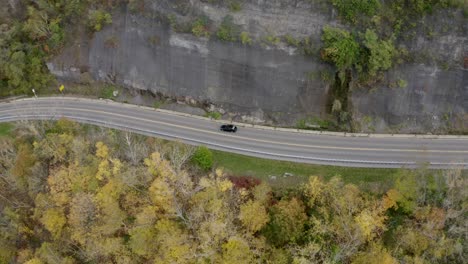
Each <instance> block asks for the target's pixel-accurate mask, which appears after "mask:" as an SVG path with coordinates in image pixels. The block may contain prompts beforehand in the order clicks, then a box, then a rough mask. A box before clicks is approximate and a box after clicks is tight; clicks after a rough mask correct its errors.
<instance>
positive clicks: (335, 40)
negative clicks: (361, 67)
mask: <svg viewBox="0 0 468 264" xmlns="http://www.w3.org/2000/svg"><path fill="white" fill-rule="evenodd" d="M322 41H323V44H324V46H323V49H322V52H321V54H322V59H324V60H325V61H330V62H333V63H334V64H335V66H336V67H337V68H338V69H339V70H344V69H347V68H350V67H351V66H353V65H354V64H355V63H356V62H357V61H358V59H359V44H358V43H357V42H356V40H355V39H354V37H353V36H352V35H351V34H350V33H349V32H348V31H346V30H344V29H338V28H333V27H330V26H325V27H324V28H323V34H322Z"/></svg>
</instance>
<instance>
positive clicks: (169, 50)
mask: <svg viewBox="0 0 468 264" xmlns="http://www.w3.org/2000/svg"><path fill="white" fill-rule="evenodd" d="M314 2H317V3H316V4H313V3H314ZM319 2H320V1H300V0H271V1H262V0H256V1H254V0H249V1H246V3H245V4H244V5H243V6H242V10H241V11H239V12H235V13H231V14H232V16H233V19H234V23H236V24H238V25H240V26H241V27H242V30H245V31H248V32H249V33H250V34H251V36H252V38H254V39H262V38H263V37H264V36H267V35H272V36H281V35H285V34H290V35H292V36H294V37H296V38H300V37H304V36H311V42H312V46H314V45H315V46H316V47H317V48H319V47H320V32H321V29H322V27H323V26H324V25H327V24H334V25H337V26H342V25H339V24H338V22H337V20H336V15H335V13H334V12H333V9H331V8H329V7H328V6H326V5H325V6H324V5H323V4H320V3H319ZM228 13H230V11H229V9H228V8H227V7H224V6H214V5H211V4H207V3H204V2H202V1H198V0H192V1H177V0H176V1H146V5H145V12H144V14H138V13H132V12H129V11H128V10H127V9H126V8H122V10H119V11H116V12H115V13H114V14H113V23H112V25H111V26H108V27H105V28H104V29H103V30H102V31H100V32H98V33H95V34H94V36H93V37H92V38H89V36H88V35H87V34H81V37H77V38H76V40H75V42H74V43H73V44H71V45H69V46H68V47H67V48H65V49H64V51H63V52H62V53H61V54H60V55H58V56H57V57H55V58H54V59H52V60H51V61H50V63H48V67H49V69H50V70H51V72H52V73H53V74H55V75H56V76H58V77H61V78H66V79H71V80H80V78H85V77H87V76H89V75H91V76H92V77H93V78H94V79H97V80H101V81H107V82H113V83H116V84H119V85H123V86H126V87H129V88H132V89H142V90H150V91H152V92H155V93H156V92H160V93H164V94H166V95H170V96H190V97H191V98H194V99H195V100H197V101H200V102H203V101H210V102H212V103H214V104H216V105H217V106H219V107H222V108H223V109H226V110H228V111H229V112H231V113H238V115H239V116H242V117H243V119H245V120H247V121H251V122H263V123H271V124H280V125H286V126H294V125H295V124H296V122H297V120H298V119H300V118H304V117H308V116H319V117H320V116H322V115H323V114H324V113H325V112H326V111H325V109H326V102H327V93H328V85H327V84H326V83H325V82H323V81H322V80H321V78H319V77H317V76H319V75H320V72H323V71H325V70H330V66H329V65H327V64H325V63H323V62H321V61H320V60H319V58H318V57H311V56H305V55H302V54H300V52H298V50H296V49H295V48H291V47H286V45H282V44H272V45H269V44H268V43H266V44H265V43H263V44H258V43H259V42H257V44H254V45H251V46H250V45H242V44H241V43H229V42H222V41H218V40H215V38H211V39H210V40H208V39H205V38H198V37H195V36H193V35H192V34H184V33H175V32H174V31H172V30H171V29H170V27H169V26H168V25H167V24H166V23H163V22H161V21H162V20H161V19H160V14H173V15H174V16H175V17H176V18H177V20H178V21H181V22H183V21H184V20H186V21H189V20H190V19H193V18H194V17H197V16H199V15H201V14H204V15H206V16H208V17H209V18H210V19H211V20H213V23H215V24H217V23H218V24H219V23H220V22H221V21H222V19H223V17H224V16H225V15H226V14H228ZM439 18H440V21H439V22H443V23H442V24H443V25H446V26H440V28H439V26H435V27H434V32H436V33H437V35H436V36H434V34H432V35H430V36H429V35H427V34H426V35H423V36H422V37H416V38H414V39H412V40H410V41H405V40H401V41H400V42H399V45H400V46H401V47H404V48H406V49H407V50H408V51H410V52H412V54H416V56H415V57H414V58H413V60H412V62H410V63H406V64H403V65H400V66H396V67H394V69H393V70H391V71H389V72H388V73H387V74H386V81H384V82H382V83H381V84H379V85H376V86H375V87H374V88H373V89H371V90H370V91H369V89H357V88H354V89H352V91H351V97H350V99H351V101H352V103H351V104H350V107H352V109H350V110H351V112H353V116H354V117H355V120H356V122H357V123H358V125H357V126H356V127H359V124H360V129H361V130H362V131H376V132H389V131H392V132H419V133H422V132H424V133H425V132H444V131H446V130H447V129H454V130H457V131H466V129H467V128H468V120H467V113H468V101H467V100H468V69H466V68H464V64H463V60H464V58H466V57H468V48H467V46H468V37H467V36H468V34H467V32H468V29H467V25H465V24H463V23H462V22H463V21H466V20H464V19H463V18H461V17H457V18H456V19H452V20H450V21H449V20H447V19H445V18H444V15H443V14H440V15H439V17H438V18H437V19H439ZM428 23H431V22H428ZM432 23H434V24H436V23H435V22H432ZM447 25H451V26H452V28H453V30H451V29H449V30H447ZM77 35H80V34H77ZM424 54H426V55H424ZM427 54H429V55H431V56H432V57H431V58H427ZM424 56H426V57H424ZM314 76H315V77H314Z"/></svg>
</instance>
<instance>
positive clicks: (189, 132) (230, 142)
mask: <svg viewBox="0 0 468 264" xmlns="http://www.w3.org/2000/svg"><path fill="white" fill-rule="evenodd" d="M61 117H68V118H71V119H74V120H76V121H78V122H84V123H91V124H97V125H101V126H106V127H112V128H118V129H122V130H129V131H134V132H137V133H140V134H145V135H151V136H156V137H162V138H168V139H179V140H182V141H184V142H187V143H190V144H195V145H199V144H204V145H207V146H209V147H210V148H213V149H219V150H225V151H231V152H235V153H240V154H245V155H251V156H257V157H264V158H271V159H279V160H290V161H298V162H305V163H315V164H329V165H339V166H352V167H380V168H395V167H415V166H419V165H420V164H421V163H426V162H429V163H430V166H431V167H432V168H448V167H455V166H461V167H464V168H468V137H459V138H444V139H423V138H414V137H412V138H400V137H397V138H392V137H386V138H381V137H378V138H377V137H340V136H330V135H314V134H303V133H295V132H284V131H275V130H261V129H256V128H251V127H240V128H239V131H238V132H237V133H236V134H232V133H226V132H220V131H219V130H218V127H219V123H218V122H215V121H211V120H207V119H202V118H193V117H188V116H183V115H179V114H174V113H168V112H161V111H157V110H154V109H151V108H146V107H138V106H133V105H127V104H120V103H114V102H109V101H105V100H90V99H77V98H60V97H55V98H37V99H25V100H24V99H23V100H16V101H11V102H5V103H0V122H7V121H14V120H22V119H58V118H61Z"/></svg>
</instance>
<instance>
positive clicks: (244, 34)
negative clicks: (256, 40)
mask: <svg viewBox="0 0 468 264" xmlns="http://www.w3.org/2000/svg"><path fill="white" fill-rule="evenodd" d="M240 40H241V42H242V44H244V45H251V44H252V39H251V38H250V36H249V32H245V31H243V32H242V33H241V34H240Z"/></svg>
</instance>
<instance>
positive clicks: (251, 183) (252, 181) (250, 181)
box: [228, 176, 261, 190]
mask: <svg viewBox="0 0 468 264" xmlns="http://www.w3.org/2000/svg"><path fill="white" fill-rule="evenodd" d="M228 178H229V180H230V181H231V182H232V183H233V184H234V187H235V188H237V189H246V190H250V189H253V188H254V187H255V186H257V185H259V184H260V183H261V182H260V180H259V179H256V178H253V177H250V176H229V177H228Z"/></svg>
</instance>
